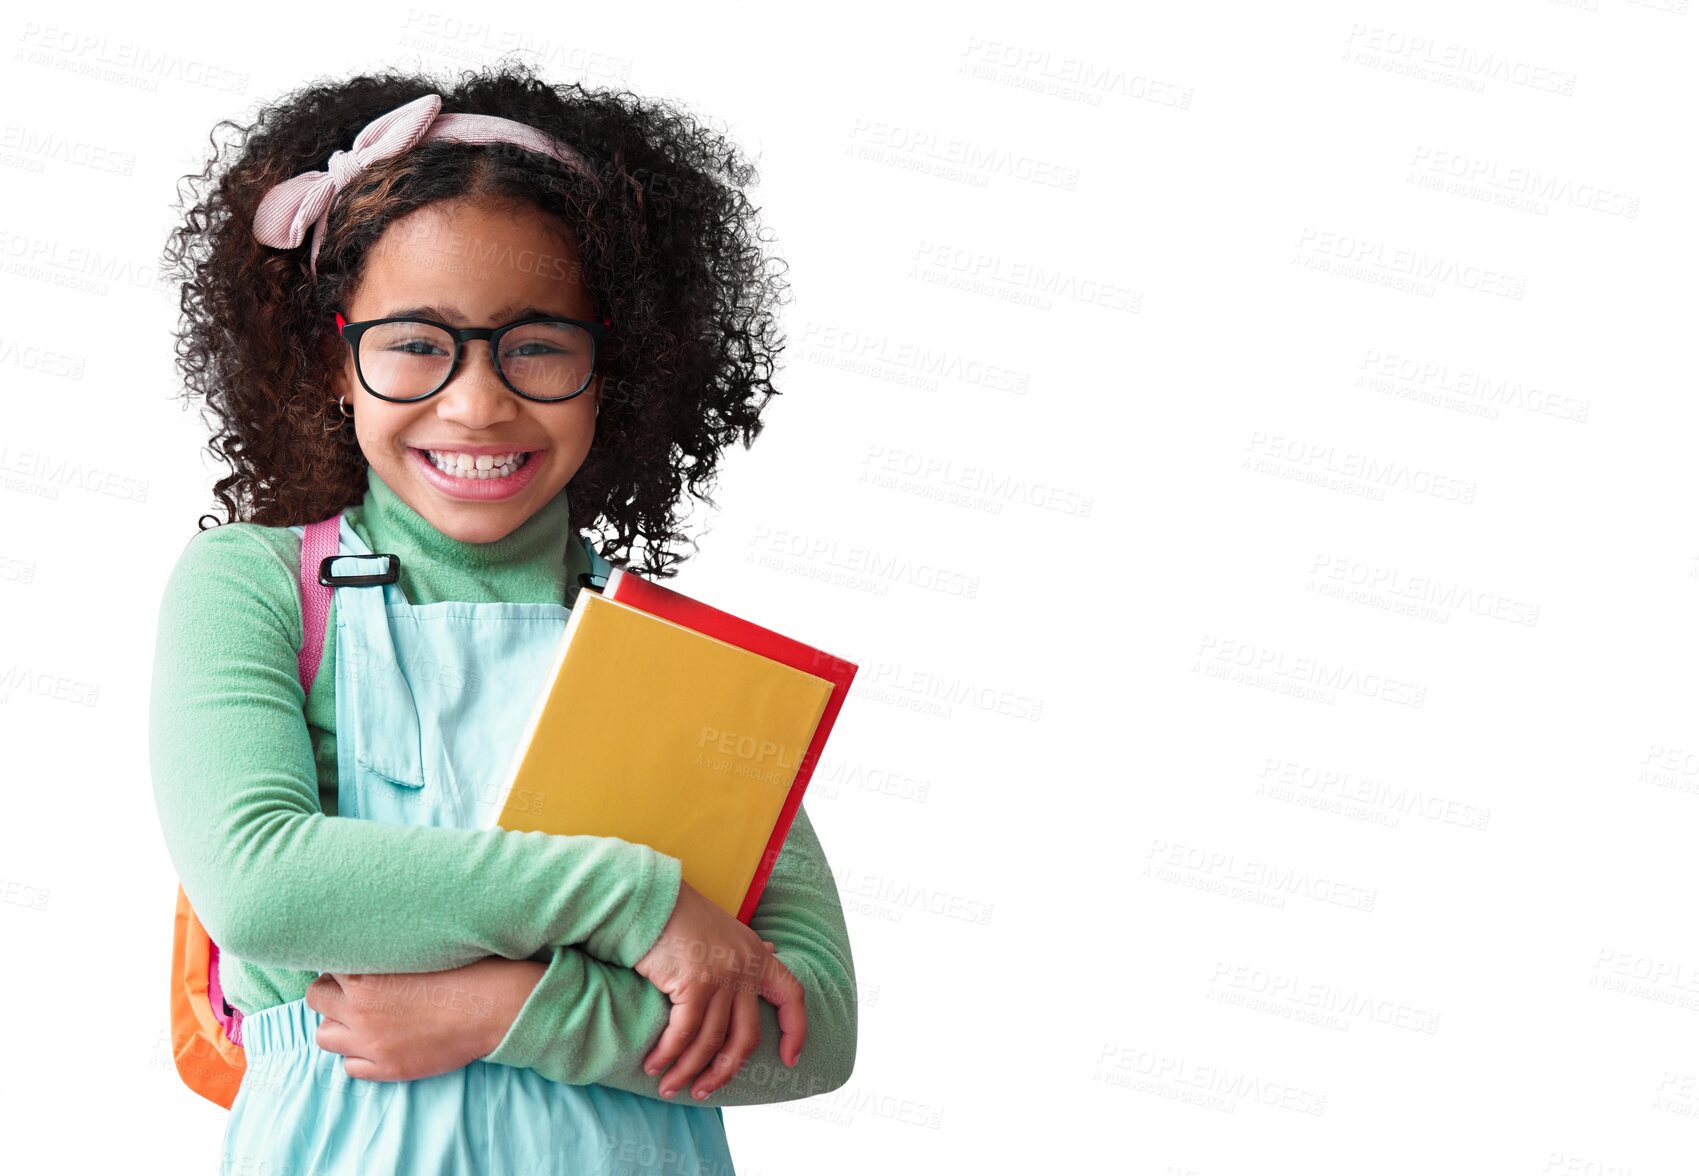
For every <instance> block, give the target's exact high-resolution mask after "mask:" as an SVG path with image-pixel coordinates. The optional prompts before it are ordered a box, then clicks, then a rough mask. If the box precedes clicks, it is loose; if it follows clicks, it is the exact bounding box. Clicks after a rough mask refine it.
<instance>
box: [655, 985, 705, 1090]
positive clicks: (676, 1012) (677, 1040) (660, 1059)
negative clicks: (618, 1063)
mask: <svg viewBox="0 0 1699 1176" xmlns="http://www.w3.org/2000/svg"><path fill="white" fill-rule="evenodd" d="M708 1003H709V1002H708V1000H707V998H706V997H703V998H701V999H698V1000H687V1001H682V1002H680V1003H677V1004H674V1005H673V1011H672V1015H671V1016H670V1017H668V1018H667V1027H666V1030H665V1031H664V1032H663V1033H662V1034H661V1039H660V1040H659V1041H657V1042H656V1043H655V1048H654V1049H652V1050H650V1051H649V1056H648V1057H647V1058H646V1059H644V1062H643V1069H644V1070H645V1071H646V1072H647V1073H648V1074H649V1075H650V1076H651V1077H654V1076H657V1075H659V1074H660V1072H661V1071H662V1070H665V1069H666V1068H667V1067H668V1066H670V1065H672V1064H673V1062H674V1060H675V1059H677V1057H678V1056H679V1055H680V1054H681V1053H683V1052H684V1050H685V1047H686V1046H688V1045H689V1044H690V1043H691V1042H692V1041H694V1040H696V1034H697V1033H698V1032H699V1031H700V1030H701V1028H702V1018H703V1017H704V1016H706V1015H707V1012H708Z"/></svg>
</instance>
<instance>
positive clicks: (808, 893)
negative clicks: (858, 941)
mask: <svg viewBox="0 0 1699 1176" xmlns="http://www.w3.org/2000/svg"><path fill="white" fill-rule="evenodd" d="M366 482H367V490H366V494H365V497H364V498H363V499H362V501H361V502H359V503H358V504H356V505H354V506H350V507H349V508H347V510H346V511H345V512H344V513H345V515H346V517H347V519H348V521H349V524H350V525H351V526H352V527H353V529H354V530H355V531H356V532H357V533H358V534H359V535H360V537H361V538H362V539H363V540H365V542H366V543H367V545H368V546H369V547H370V548H371V550H373V551H388V552H394V553H395V554H397V555H398V556H400V559H401V581H400V587H401V589H402V591H403V592H404V593H405V594H406V596H407V599H408V600H409V601H410V602H412V603H413V604H415V605H423V604H432V603H436V602H439V601H472V602H481V601H514V602H533V601H540V602H570V601H571V599H573V597H574V596H575V595H576V588H577V583H578V580H577V575H578V573H579V572H581V571H587V570H588V561H587V559H586V557H585V554H584V552H583V551H582V550H581V549H580V547H579V545H578V543H577V541H576V539H575V538H574V533H573V531H572V528H571V524H570V520H569V518H568V504H567V497H566V492H565V491H564V490H563V491H562V492H561V493H560V494H559V495H557V496H556V497H555V498H554V499H553V500H551V501H550V502H549V503H547V504H546V505H544V506H543V507H542V508H541V509H539V510H538V511H537V513H536V514H534V515H532V516H531V517H530V518H529V519H527V520H525V522H524V523H522V524H521V525H520V526H519V527H518V528H516V529H515V530H514V531H513V532H512V533H510V534H509V535H507V536H505V537H504V538H502V539H499V540H497V541H496V542H494V543H464V542H461V541H459V540H457V539H453V538H451V537H449V536H447V535H444V534H443V533H442V532H440V531H438V530H437V529H436V528H435V527H434V526H432V525H431V524H430V522H429V521H428V520H426V519H425V518H424V517H423V516H421V515H420V514H418V513H417V512H416V511H414V510H413V509H412V507H410V506H408V505H407V504H406V503H405V502H403V501H402V500H401V499H400V498H399V497H398V496H397V495H396V494H395V492H394V491H393V490H392V489H391V488H390V487H389V486H388V485H387V484H385V483H384V481H383V480H382V479H381V478H379V477H378V476H377V475H376V473H374V472H372V471H371V470H370V469H368V471H367V479H366ZM300 550H301V548H300V540H299V539H298V538H297V537H296V536H295V535H294V534H292V533H291V532H290V531H289V529H288V528H287V527H262V526H258V525H256V524H251V523H229V524H225V525H223V526H219V527H214V528H211V529H208V530H205V531H200V532H197V533H196V534H195V535H194V536H192V537H191V538H190V540H189V542H188V544H187V545H186V546H185V547H184V549H183V552H182V554H181V555H180V556H179V557H178V560H177V564H176V566H175V568H174V569H173V570H172V572H171V575H170V578H169V579H168V581H167V583H166V585H165V589H164V594H163V597H162V599H161V602H160V608H159V630H158V642H157V645H156V647H155V653H154V671H153V687H152V696H151V697H152V701H151V710H150V715H149V756H150V761H151V766H152V773H153V788H154V800H155V804H156V806H157V808H158V812H159V819H160V826H161V829H162V831H163V833H164V836H165V841H166V846H167V849H168V850H169V852H170V856H171V860H172V864H173V865H174V866H175V867H176V870H177V876H178V878H179V880H180V881H181V882H182V884H183V889H184V892H185V893H186V894H187V895H188V896H189V901H190V902H191V903H193V905H194V908H195V912H196V914H197V915H198V916H199V917H200V919H201V921H202V923H203V924H204V925H205V926H206V928H207V932H208V934H210V935H211V936H212V938H213V940H214V941H215V942H216V943H217V944H218V945H219V948H220V970H219V979H220V983H221V984H222V985H223V987H224V990H225V993H226V995H227V998H228V999H229V1001H230V1003H231V1004H233V1005H235V1006H236V1007H237V1008H240V1009H241V1010H243V1012H244V1013H254V1012H258V1011H259V1010H261V1009H265V1008H270V1007H271V1006H273V1005H277V1004H283V1003H286V1002H288V1001H292V1000H297V999H299V998H300V997H302V996H304V995H305V994H306V990H307V986H308V985H309V984H311V983H312V981H313V980H314V979H315V978H317V976H318V975H319V974H320V973H322V972H330V971H339V972H429V971H436V970H440V969H444V968H454V967H459V966H461V965H463V964H468V963H471V962H472V961H474V960H477V959H482V958H483V957H485V956H490V955H498V956H503V957H505V958H508V959H537V960H541V961H546V962H547V964H548V968H547V971H546V972H545V973H544V975H543V977H542V979H541V980H540V981H539V982H538V984H537V986H536V988H535V989H534V990H533V991H532V993H531V995H530V997H529V998H528V999H527V1000H526V1002H525V1004H524V1006H523V1008H522V1009H521V1010H520V1012H519V1015H518V1017H517V1018H516V1019H515V1020H514V1023H513V1025H512V1027H511V1028H510V1029H509V1030H508V1032H507V1035H506V1036H505V1037H504V1038H503V1040H502V1042H501V1044H500V1045H499V1046H498V1047H497V1048H496V1050H495V1051H494V1052H492V1053H491V1054H489V1055H487V1057H486V1059H485V1060H487V1061H491V1062H498V1063H501V1064H505V1065H511V1066H522V1067H527V1068H530V1069H534V1070H536V1071H537V1072H538V1073H539V1074H542V1075H543V1076H545V1077H547V1078H550V1079H552V1080H554V1081H557V1082H570V1083H576V1084H586V1083H599V1084H602V1085H606V1086H615V1087H619V1088H621V1089H624V1090H629V1091H632V1092H634V1093H637V1094H642V1095H646V1096H648V1097H651V1098H658V1097H659V1093H658V1090H657V1087H658V1081H657V1079H655V1078H651V1077H649V1076H648V1075H647V1074H644V1073H643V1070H642V1059H643V1057H644V1056H645V1055H646V1054H647V1053H648V1051H649V1050H650V1049H651V1048H652V1047H653V1046H654V1044H655V1042H656V1041H657V1040H659V1038H660V1036H661V1032H662V1030H664V1029H665V1027H666V1024H667V1020H668V1017H669V1015H670V1012H671V1008H672V1004H671V1001H670V1000H669V999H668V998H667V996H666V995H665V994H664V993H662V992H661V991H660V990H659V989H657V988H655V987H654V986H653V985H652V984H650V983H649V982H648V981H647V980H645V979H644V978H643V977H642V976H640V975H638V974H637V973H636V972H635V971H633V970H632V967H631V965H633V964H635V963H636V962H637V961H638V960H640V959H642V958H643V956H644V955H645V954H646V953H647V952H648V950H649V948H650V947H652V946H653V945H654V942H655V940H656V939H657V938H659V936H660V933H661V929H662V928H663V927H664V926H665V925H666V922H667V920H668V919H669V918H670V917H671V915H672V910H673V906H674V905H675V903H676V902H677V900H678V891H679V883H680V879H681V877H682V874H681V867H680V863H679V861H678V859H677V858H675V857H671V856H669V855H667V854H663V853H660V852H659V851H657V850H655V849H652V848H651V847H649V846H647V845H640V844H636V843H633V842H628V841H624V840H621V839H619V838H615V837H594V836H581V837H560V836H551V835H549V834H544V833H517V832H512V831H509V830H504V829H451V828H436V827H408V826H397V825H387V824H382V823H379V822H375V821H364V820H357V819H349V818H341V817H338V816H337V815H336V792H337V769H336V662H335V658H336V648H335V646H336V643H335V641H334V636H335V633H336V604H335V600H334V598H333V600H332V604H331V613H330V618H329V622H328V624H327V626H326V630H325V631H326V640H325V648H324V654H323V659H322V661H321V663H320V666H319V670H318V674H317V677H316V678H315V679H314V681H313V688H312V690H311V692H310V693H307V694H305V695H303V693H302V690H301V685H300V679H299V674H298V665H297V662H298V658H299V653H300V650H301V646H302V644H303V636H302V625H301V600H300V594H299V588H298V586H297V569H298V567H299V561H300ZM751 926H752V928H753V929H754V930H755V931H757V932H759V933H760V935H761V936H762V938H764V939H770V940H772V941H773V942H774V943H775V945H776V949H775V950H776V954H777V955H778V958H779V959H780V961H781V962H783V963H784V964H785V965H786V967H788V968H789V969H790V970H791V971H792V972H793V973H794V974H795V975H796V977H797V979H798V981H800V982H801V984H802V987H803V990H804V993H805V1001H806V1008H807V1011H808V1039H807V1043H806V1045H805V1047H804V1049H803V1053H802V1057H801V1059H800V1061H799V1062H798V1064H797V1066H796V1067H795V1068H794V1069H793V1068H791V1067H788V1066H786V1065H784V1063H783V1062H782V1061H781V1060H780V1059H779V1054H778V1043H779V1033H778V1017H777V1012H776V1010H775V1009H774V1008H773V1006H772V1005H770V1004H768V1003H767V1002H765V1001H762V1002H761V1006H760V1007H761V1018H762V1039H761V1044H760V1046H759V1048H758V1049H757V1050H756V1052H755V1053H754V1054H753V1055H752V1056H751V1057H750V1059H749V1061H748V1062H747V1063H746V1064H745V1065H744V1067H743V1069H742V1070H741V1071H740V1072H739V1073H738V1075H737V1076H736V1077H735V1078H733V1079H732V1080H731V1081H730V1082H728V1083H726V1085H724V1086H723V1087H721V1088H720V1089H719V1090H718V1091H715V1092H714V1093H713V1094H712V1095H710V1096H709V1097H708V1098H707V1099H705V1100H700V1101H698V1100H696V1099H694V1098H692V1097H691V1096H690V1095H689V1094H688V1092H685V1093H683V1094H680V1095H675V1096H674V1101H685V1102H690V1103H692V1104H695V1105H703V1106H734V1105H741V1104H749V1103H764V1102H779V1101H784V1100H788V1099H796V1098H805V1097H807V1096H809V1095H812V1094H819V1093H821V1092H823V1091H828V1090H833V1089H836V1088H837V1087H839V1086H841V1085H843V1083H844V1082H845V1081H847V1080H848V1078H849V1074H850V1071H851V1069H852V1068H853V1066H854V1061H855V1041H856V991H855V972H854V965H853V961H852V958H851V955H850V948H849V937H848V933H847V930H846V928H845V925H844V918H843V910H842V907H841V905H840V903H839V899H838V892H837V887H836V885H835V883H834V882H833V879H832V873H831V869H830V866H829V865H828V863H827V861H826V858H825V855H824V853H823V852H822V851H821V848H820V843H819V840H818V838H817V837H816V836H815V833H814V829H813V826H812V824H811V822H810V821H809V819H808V814H807V811H806V809H799V810H798V812H797V815H796V819H795V821H794V823H793V824H792V826H791V829H790V832H789V834H788V836H787V837H786V840H785V845H784V848H783V850H782V851H781V852H780V854H779V858H778V860H777V862H775V864H774V867H773V871H772V874H771V876H770V878H769V880H768V883H767V886H766V889H765V890H764V891H763V893H762V898H761V902H760V904H759V905H758V907H757V909H756V912H755V915H754V918H753V920H752V922H751Z"/></svg>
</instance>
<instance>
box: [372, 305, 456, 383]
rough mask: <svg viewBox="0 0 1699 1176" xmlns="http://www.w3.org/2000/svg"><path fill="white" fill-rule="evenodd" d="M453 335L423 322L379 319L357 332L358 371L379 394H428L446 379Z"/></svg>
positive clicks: (451, 355) (452, 359)
mask: <svg viewBox="0 0 1699 1176" xmlns="http://www.w3.org/2000/svg"><path fill="white" fill-rule="evenodd" d="M453 363H454V339H453V338H452V337H451V336H450V335H449V334H448V332H447V331H444V330H441V329H440V328H437V327H432V326H428V325H426V324H425V323H409V322H399V323H380V324H378V325H377V326H375V327H369V328H367V330H366V333H365V334H363V335H361V336H360V374H361V375H362V376H363V377H365V381H366V385H367V386H368V387H369V388H371V390H372V391H373V392H376V393H377V394H378V395H379V396H388V397H389V398H391V399H392V400H412V399H414V398H415V397H419V396H429V395H430V394H431V393H432V392H434V391H436V390H437V388H438V387H439V386H440V385H441V384H442V383H443V381H444V380H446V379H448V369H449V367H450V366H451V365H452V364H453Z"/></svg>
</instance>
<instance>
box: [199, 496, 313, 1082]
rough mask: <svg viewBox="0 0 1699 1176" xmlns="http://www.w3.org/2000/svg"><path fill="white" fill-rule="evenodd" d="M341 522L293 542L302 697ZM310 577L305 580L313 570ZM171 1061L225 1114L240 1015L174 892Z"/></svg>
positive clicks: (236, 1071)
mask: <svg viewBox="0 0 1699 1176" xmlns="http://www.w3.org/2000/svg"><path fill="white" fill-rule="evenodd" d="M341 526H342V515H341V513H340V512H338V513H337V514H335V515H332V516H331V517H330V518H328V519H323V520H320V521H319V522H316V523H309V524H307V525H306V526H305V527H304V528H303V529H302V530H303V532H304V533H303V535H302V537H301V568H300V588H301V628H302V631H303V635H304V637H305V641H304V642H303V643H302V646H301V656H300V666H299V668H300V674H301V689H302V691H303V692H306V691H309V690H311V689H312V688H313V678H314V677H315V676H316V675H317V673H318V668H319V657H320V654H322V653H323V652H324V631H325V622H326V618H327V617H328V616H329V615H330V596H331V591H332V585H331V583H330V581H329V580H328V579H327V577H328V576H329V574H330V568H329V567H328V566H326V565H327V563H328V561H329V560H330V559H332V558H334V557H335V556H336V553H337V551H338V550H339V548H340V547H341ZM315 567H316V568H317V569H318V575H317V576H313V575H312V569H313V568H315ZM171 1057H172V1061H173V1062H175V1063H176V1066H177V1073H178V1075H180V1076H181V1077H182V1079H183V1081H184V1082H185V1083H186V1084H187V1085H188V1087H189V1089H190V1090H192V1091H194V1092H195V1093H196V1094H199V1095H203V1096H205V1097H206V1098H209V1099H211V1100H212V1101H213V1102H215V1103H217V1104H218V1105H219V1106H221V1107H225V1108H226V1109H228V1108H229V1107H230V1106H231V1104H233V1103H234V1102H235V1101H236V1092H237V1090H238V1089H239V1088H240V1087H241V1085H242V1075H243V1074H245V1073H247V1069H248V1058H247V1053H246V1052H245V1051H244V1050H243V1049H242V1014H241V1013H240V1012H239V1011H238V1010H236V1009H234V1008H232V1007H231V1006H230V1002H229V1001H227V1000H225V999H224V991H223V989H222V988H221V987H220V986H219V982H218V944H216V943H214V942H213V941H212V937H211V936H210V935H208V934H207V931H206V928H205V927H203V926H202V925H201V921H200V919H199V918H198V917H197V916H196V915H195V910H194V908H193V907H192V906H190V905H189V896H188V895H187V894H184V893H183V887H182V885H181V884H179V885H178V887H177V916H176V924H175V930H174V932H173V935H172V942H171Z"/></svg>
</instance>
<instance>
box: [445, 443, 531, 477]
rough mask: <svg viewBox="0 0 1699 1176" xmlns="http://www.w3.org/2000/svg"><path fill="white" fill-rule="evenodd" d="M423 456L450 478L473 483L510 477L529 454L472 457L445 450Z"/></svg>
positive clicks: (497, 454)
mask: <svg viewBox="0 0 1699 1176" xmlns="http://www.w3.org/2000/svg"><path fill="white" fill-rule="evenodd" d="M425 454H426V456H427V457H429V458H430V459H431V464H432V465H434V466H436V467H437V469H439V470H441V471H442V472H443V473H445V474H447V475H449V476H450V477H452V478H470V479H472V480H474V481H483V480H485V479H487V478H506V477H510V476H511V475H512V474H513V472H514V471H515V470H517V469H518V468H519V467H520V466H522V465H524V464H525V462H526V461H527V460H528V459H529V458H530V456H531V455H530V454H529V453H484V454H480V455H478V456H477V457H473V456H472V455H471V454H468V453H454V452H451V451H449V450H445V449H427V450H426V451H425Z"/></svg>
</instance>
